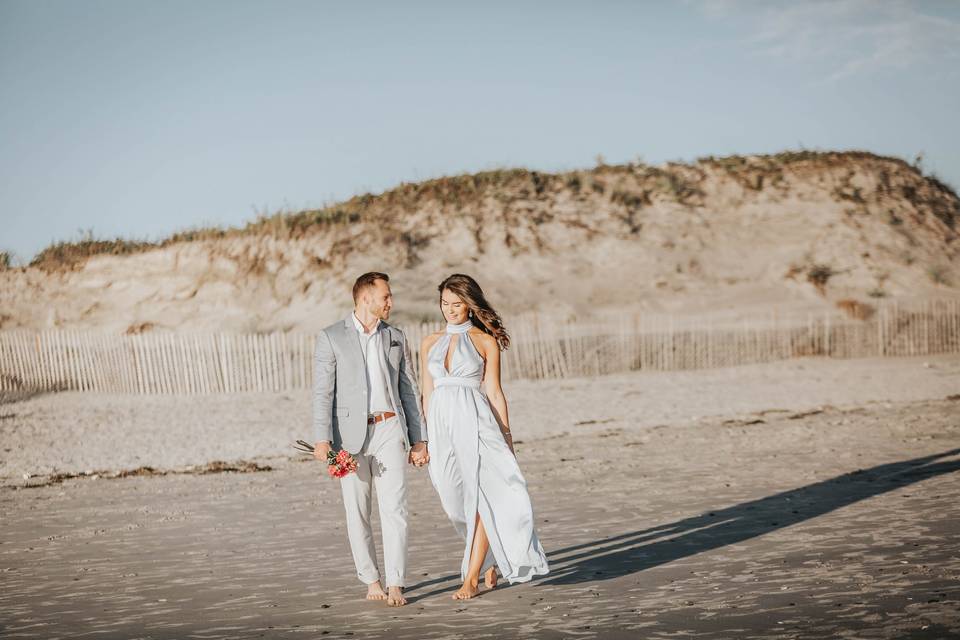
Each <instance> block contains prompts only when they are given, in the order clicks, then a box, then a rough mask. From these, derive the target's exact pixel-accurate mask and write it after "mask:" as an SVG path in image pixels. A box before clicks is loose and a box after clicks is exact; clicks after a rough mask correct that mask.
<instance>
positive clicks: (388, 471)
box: [340, 416, 407, 587]
mask: <svg viewBox="0 0 960 640" xmlns="http://www.w3.org/2000/svg"><path fill="white" fill-rule="evenodd" d="M402 428H403V427H402V425H401V424H400V419H399V418H397V417H396V416H394V417H393V418H389V419H387V420H384V421H383V422H380V423H377V424H371V425H367V439H366V441H365V442H364V445H363V449H361V450H360V453H358V454H356V455H355V456H354V458H356V460H357V471H356V473H350V474H348V475H346V476H344V477H343V478H341V479H340V489H341V491H342V493H343V506H344V509H345V510H346V514H347V535H348V536H349V538H350V552H351V553H352V554H353V562H354V564H355V565H356V567H357V577H358V578H360V581H361V582H363V583H364V584H371V583H373V582H376V581H377V580H380V579H383V580H384V583H382V584H383V586H385V587H394V586H397V587H403V586H406V570H407V485H406V467H407V452H406V447H405V446H404V440H403V432H402V431H401V429H402ZM371 489H376V492H377V508H378V510H379V512H380V527H381V529H382V534H383V566H384V573H381V572H380V570H379V568H378V565H377V550H376V547H375V545H374V543H373V529H372V528H371V526H370V515H371Z"/></svg>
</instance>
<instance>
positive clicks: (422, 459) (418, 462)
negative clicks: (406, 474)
mask: <svg viewBox="0 0 960 640" xmlns="http://www.w3.org/2000/svg"><path fill="white" fill-rule="evenodd" d="M407 460H408V461H409V462H410V464H412V465H413V466H415V467H422V466H423V465H425V464H427V463H428V462H430V453H429V452H428V451H427V443H426V442H418V443H416V444H415V445H413V446H412V447H410V456H409V457H408V458H407Z"/></svg>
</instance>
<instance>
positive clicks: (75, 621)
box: [0, 356, 960, 638]
mask: <svg viewBox="0 0 960 640" xmlns="http://www.w3.org/2000/svg"><path fill="white" fill-rule="evenodd" d="M506 391H507V394H508V399H509V400H510V403H511V415H512V423H513V428H514V430H515V432H516V433H517V436H516V437H517V439H518V440H519V443H518V458H519V459H520V463H521V467H522V468H523V470H524V473H525V475H526V478H527V481H528V484H529V489H530V494H531V497H532V499H533V502H534V507H535V510H536V516H537V527H538V530H539V532H540V536H541V540H542V542H543V545H544V548H545V549H546V551H547V553H548V557H549V560H550V564H551V569H552V571H551V573H550V575H549V576H546V577H544V578H542V579H539V580H536V581H534V582H532V583H528V584H524V585H515V586H508V585H505V584H504V585H501V586H500V587H498V588H497V589H496V590H494V591H492V592H489V593H485V594H483V595H481V596H480V597H479V598H477V599H475V600H472V601H469V602H454V601H452V600H451V599H450V595H451V594H452V592H453V591H454V590H455V588H456V587H457V586H458V578H459V576H458V575H456V572H457V568H458V566H459V557H460V554H461V552H462V543H461V541H460V540H458V539H457V538H456V536H455V534H454V531H453V527H452V526H451V525H450V524H449V522H447V521H446V519H445V518H444V516H443V513H442V511H441V509H440V505H439V503H438V501H437V498H436V495H435V493H434V491H433V488H432V487H431V486H430V483H429V479H428V477H427V474H426V471H425V470H415V469H413V468H411V469H410V470H409V472H408V478H409V483H410V484H409V493H410V514H411V534H410V543H411V544H410V560H409V588H408V597H409V599H410V601H411V602H410V604H409V605H408V606H407V607H405V608H402V609H389V608H387V607H385V606H384V605H383V604H382V603H371V602H367V601H365V600H363V599H362V594H363V587H362V585H361V584H360V583H359V582H358V581H357V580H356V578H355V577H354V568H353V564H352V562H351V560H350V556H349V550H348V546H347V540H346V533H345V531H344V527H343V513H342V506H341V504H340V496H339V490H338V487H337V486H336V481H334V480H331V479H329V478H326V477H324V474H323V469H322V465H321V464H320V463H318V462H316V461H314V460H312V459H309V458H298V457H296V456H294V455H292V449H290V448H289V445H290V443H292V441H293V439H296V438H299V437H308V436H309V406H308V403H307V399H308V396H307V394H303V395H302V396H296V395H290V396H288V397H286V398H285V397H283V396H280V395H277V396H254V395H250V396H242V397H241V396H227V397H223V396H218V397H211V398H175V397H169V398H162V397H147V398H135V397H120V396H94V395H84V394H55V395H45V396H36V397H32V398H22V399H19V400H17V399H12V398H8V399H7V401H6V402H5V403H4V404H2V405H0V429H2V431H0V433H2V442H3V448H4V450H5V453H4V458H3V474H2V475H3V476H4V478H3V481H4V487H3V489H2V490H0V501H2V503H0V513H2V522H3V525H2V530H3V536H2V542H3V546H2V560H0V572H2V578H0V580H2V584H3V589H2V591H0V630H2V634H3V636H4V637H34V638H57V637H64V638H66V637H70V638H83V637H98V638H189V637H196V638H255V637H265V638H274V637H321V636H322V637H334V638H341V637H363V638H427V637H429V638H434V637H435V638H512V637H536V638H594V637H601V638H636V637H648V638H667V637H697V638H827V637H830V638H904V637H911V638H914V637H915V638H944V637H950V636H956V635H958V634H960V613H958V612H960V543H958V540H960V508H958V507H957V505H958V504H960V474H958V473H957V471H958V470H960V396H957V394H958V393H960V357H957V356H940V357H931V358H923V359H917V358H906V359H896V360H894V359H888V360H883V359H876V360H855V361H854V360H852V361H831V360H818V359H806V360H796V361H791V362H787V363H776V364H770V365H757V366H750V367H737V368H732V369H725V370H713V371H685V372H670V373H663V372H659V373H646V372H638V373H632V374H624V375H618V376H611V377H607V378H597V379H590V380H562V381H536V382H516V383H512V384H511V385H510V386H509V388H507V390H506ZM213 460H226V461H233V462H236V461H240V460H245V461H256V462H257V463H258V464H260V465H261V466H269V467H271V470H270V471H261V472H255V473H212V474H199V473H177V474H168V475H157V476H132V477H125V478H116V479H111V478H108V477H104V476H106V475H109V474H110V473H111V472H116V471H117V470H121V469H132V468H136V467H138V466H141V465H151V466H153V467H155V468H156V469H160V470H162V469H174V470H183V471H187V470H189V468H190V465H201V466H202V465H206V464H208V463H210V462H211V461H213ZM82 470H99V471H101V472H102V474H103V475H100V477H99V479H92V478H90V477H78V478H66V479H60V481H57V480H58V479H57V478H51V476H50V475H49V474H50V473H56V472H60V473H69V472H76V471H82ZM25 473H26V474H39V475H37V476H33V477H30V478H27V479H24V478H23V477H22V476H23V474H25ZM25 485H27V486H25ZM29 485H36V486H29ZM378 547H379V542H378Z"/></svg>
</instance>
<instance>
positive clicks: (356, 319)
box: [350, 312, 380, 336]
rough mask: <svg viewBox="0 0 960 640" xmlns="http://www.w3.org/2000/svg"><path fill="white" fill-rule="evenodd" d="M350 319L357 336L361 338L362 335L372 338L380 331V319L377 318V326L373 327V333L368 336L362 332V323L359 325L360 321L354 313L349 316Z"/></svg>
mask: <svg viewBox="0 0 960 640" xmlns="http://www.w3.org/2000/svg"><path fill="white" fill-rule="evenodd" d="M350 317H351V318H353V326H355V327H356V328H357V333H359V334H360V335H362V336H363V335H371V336H372V335H373V334H375V333H376V332H377V331H379V330H380V318H377V324H375V325H373V331H371V332H370V333H369V334H368V333H367V332H366V331H365V330H364V328H363V323H361V322H360V320H359V319H358V318H357V314H356V312H354V313H351V314H350Z"/></svg>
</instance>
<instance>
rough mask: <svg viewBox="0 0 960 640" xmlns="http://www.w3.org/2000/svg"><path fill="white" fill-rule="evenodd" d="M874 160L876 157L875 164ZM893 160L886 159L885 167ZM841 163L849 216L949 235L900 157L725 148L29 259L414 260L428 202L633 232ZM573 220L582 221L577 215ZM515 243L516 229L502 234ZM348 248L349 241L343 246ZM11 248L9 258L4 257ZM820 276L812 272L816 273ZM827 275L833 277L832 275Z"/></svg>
mask: <svg viewBox="0 0 960 640" xmlns="http://www.w3.org/2000/svg"><path fill="white" fill-rule="evenodd" d="M871 165H872V166H871ZM881 165H887V166H881ZM833 169H837V170H844V169H845V171H841V174H840V178H839V181H838V184H837V185H835V187H834V188H833V194H834V195H835V196H836V198H837V199H838V200H841V201H847V202H849V203H851V207H850V215H855V214H856V213H862V212H863V210H864V209H865V208H867V207H868V206H870V205H877V204H880V203H882V202H883V201H884V200H885V199H887V198H891V199H902V200H904V201H905V202H906V203H909V204H910V205H912V206H913V208H914V210H915V212H917V214H919V215H916V214H915V215H914V222H918V223H922V222H923V218H924V216H925V214H927V213H929V214H931V215H933V216H935V217H936V218H937V219H939V220H940V221H941V222H942V223H943V224H944V226H945V228H946V230H948V231H945V233H944V236H945V237H952V235H951V234H950V232H955V231H956V225H957V218H958V217H960V200H958V198H957V195H956V193H955V192H954V190H953V189H951V188H950V187H949V186H947V185H946V184H944V183H943V182H942V181H940V180H939V179H938V178H937V177H936V176H924V175H923V174H922V173H921V172H920V171H919V169H917V168H916V167H914V166H912V165H909V164H908V163H906V162H905V161H903V160H901V159H899V158H893V157H884V156H878V155H875V154H872V153H868V152H859V151H851V152H818V151H799V152H784V153H778V154H774V155H755V156H736V155H734V156H726V157H720V158H716V157H713V156H706V157H702V158H698V159H697V160H696V161H695V162H694V163H692V164H684V163H678V162H670V163H667V164H666V165H664V166H663V167H656V166H651V165H645V164H626V165H607V164H603V163H602V162H601V163H600V164H598V166H597V167H595V168H593V169H590V170H582V171H571V172H566V173H557V174H551V173H543V172H538V171H531V170H527V169H501V170H493V171H484V172H480V173H474V174H463V175H457V176H445V177H441V178H436V179H433V180H427V181H424V182H419V183H403V184H401V185H400V186H398V187H396V188H394V189H391V190H388V191H385V192H383V193H382V194H379V195H373V194H369V193H367V194H363V195H359V196H355V197H353V198H350V199H349V200H346V201H344V202H339V203H335V204H332V205H330V206H328V207H324V208H322V209H307V210H302V211H298V212H294V213H289V212H279V213H275V214H273V215H263V216H260V217H258V219H257V220H255V221H253V222H250V223H248V224H246V225H245V226H243V227H238V228H226V229H224V228H196V229H190V230H185V231H180V232H177V233H175V234H173V235H171V236H169V237H168V238H164V239H162V240H159V241H156V242H150V241H135V240H124V239H121V238H116V239H113V240H108V239H93V238H90V237H88V238H85V239H83V240H80V241H75V242H68V241H65V242H58V243H55V244H53V245H51V246H49V247H47V248H46V249H44V250H43V251H41V252H40V253H38V254H37V255H36V256H35V257H34V259H33V260H32V261H31V262H30V265H29V266H31V267H37V268H40V269H43V270H45V271H57V270H70V269H76V268H77V267H79V266H81V265H82V264H83V262H84V261H85V260H86V259H87V258H90V257H92V256H96V255H129V254H133V253H139V252H144V251H149V250H152V249H157V248H163V247H168V246H170V245H173V244H178V243H185V242H196V241H204V240H222V239H225V238H230V237H236V236H243V235H251V234H253V235H264V236H268V237H271V238H275V239H300V238H304V237H309V236H310V235H312V234H315V233H318V232H324V231H328V230H330V229H331V228H336V227H343V226H348V225H353V224H358V223H367V224H371V225H374V226H376V227H377V228H379V229H380V230H381V232H382V235H383V237H384V238H389V237H396V238H399V242H400V243H401V244H405V245H407V246H408V248H409V249H410V251H409V252H408V253H409V255H410V257H411V260H412V261H415V259H416V257H415V256H416V253H417V250H418V249H419V248H421V247H422V246H425V245H426V244H427V242H426V239H425V238H424V237H423V231H421V233H420V234H419V235H418V233H417V232H414V231H412V230H410V229H408V228H407V227H408V226H409V225H407V224H405V221H406V219H407V218H409V217H410V216H412V215H413V214H415V213H416V212H417V211H420V210H423V209H425V208H435V209H437V210H439V212H441V213H444V214H447V215H458V214H459V215H463V216H464V217H467V214H468V213H470V212H476V211H478V210H482V209H484V208H489V207H491V206H492V207H496V208H499V209H500V210H501V212H502V215H503V216H504V218H510V217H512V216H520V215H522V214H523V213H524V212H532V211H533V209H532V208H531V206H530V205H531V203H533V202H538V203H541V204H542V205H544V207H543V208H542V209H541V210H540V211H539V212H538V215H536V216H534V217H533V218H532V219H531V220H530V222H532V223H533V224H534V225H536V224H539V223H542V222H545V221H547V220H548V219H550V217H551V214H550V211H551V209H552V205H556V204H558V203H559V202H560V201H562V200H565V199H569V200H572V201H573V202H578V203H582V204H589V203H594V202H595V201H597V200H605V201H606V202H605V204H606V205H607V206H610V207H612V208H613V209H619V211H618V214H619V217H620V218H621V220H622V221H623V223H624V227H625V229H624V230H625V231H627V232H628V233H639V232H640V231H641V229H642V224H640V223H639V222H638V221H637V219H636V212H637V211H638V210H639V209H641V208H643V207H645V206H650V205H652V204H653V203H654V201H656V200H661V201H663V200H666V201H672V202H675V203H678V204H681V205H684V206H689V207H702V206H703V205H704V197H705V191H704V188H703V183H704V181H705V180H707V178H708V172H711V171H714V172H720V173H722V174H724V175H725V176H727V177H729V178H730V179H731V180H733V181H734V182H735V183H736V184H738V185H740V186H741V187H742V188H743V189H744V190H746V191H752V192H764V191H766V192H769V193H771V194H772V195H773V197H774V198H776V197H777V195H779V196H781V197H785V196H786V195H788V194H789V192H790V190H791V188H792V186H793V185H794V183H793V182H791V181H790V180H788V179H787V176H788V175H790V174H793V175H794V176H797V177H800V178H804V177H810V176H811V174H823V173H824V172H825V171H827V170H833ZM863 169H868V170H869V171H870V173H873V174H875V178H876V180H877V181H878V182H879V184H877V185H875V187H876V188H875V189H873V190H872V191H871V192H870V194H869V195H866V194H865V189H864V188H863V187H861V186H857V185H855V184H854V183H853V178H854V177H855V176H857V175H858V174H859V175H862V170H863ZM887 214H888V221H889V223H890V224H891V225H892V226H899V225H903V224H904V218H902V217H900V215H898V212H897V211H895V210H893V209H891V210H889V211H888V212H887ZM571 224H575V223H571ZM476 234H477V237H478V242H477V250H478V251H480V252H482V251H483V248H484V247H483V242H482V240H481V239H480V235H481V232H480V230H479V229H478V230H477V231H476ZM505 242H506V243H507V245H508V246H510V244H511V236H510V235H507V236H506V237H505ZM342 248H343V249H344V250H347V249H349V247H342ZM4 256H6V257H7V260H6V262H4V261H3V260H2V258H3V257H4ZM0 264H2V265H5V266H9V256H7V254H2V255H0ZM817 277H822V276H813V278H812V280H816V279H817ZM827 277H829V276H827Z"/></svg>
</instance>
